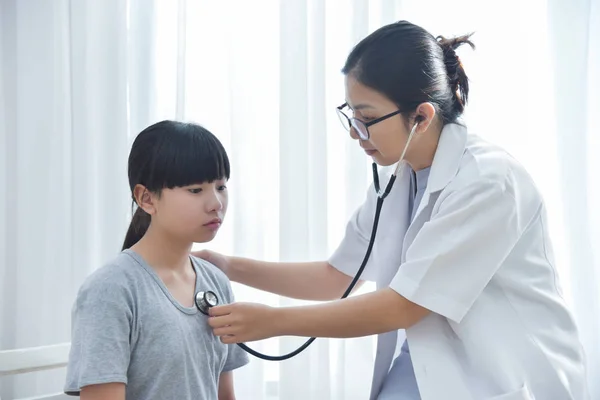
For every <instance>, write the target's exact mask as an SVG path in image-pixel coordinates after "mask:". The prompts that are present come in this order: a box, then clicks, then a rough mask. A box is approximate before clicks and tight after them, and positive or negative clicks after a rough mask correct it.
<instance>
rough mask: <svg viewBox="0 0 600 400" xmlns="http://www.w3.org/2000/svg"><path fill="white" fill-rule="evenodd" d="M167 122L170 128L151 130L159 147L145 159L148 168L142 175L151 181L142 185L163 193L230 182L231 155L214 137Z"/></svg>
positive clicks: (204, 130)
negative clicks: (218, 181) (205, 183)
mask: <svg viewBox="0 0 600 400" xmlns="http://www.w3.org/2000/svg"><path fill="white" fill-rule="evenodd" d="M166 122H168V123H169V125H168V126H166V127H164V126H163V127H161V128H160V129H151V128H152V127H150V128H149V130H152V131H153V132H152V134H153V135H152V136H154V135H156V136H154V138H152V139H154V144H155V145H154V146H150V147H151V148H147V150H150V151H152V153H153V154H150V155H149V154H146V155H145V158H146V160H148V165H146V167H147V168H142V169H145V171H140V177H147V179H140V180H139V183H141V184H142V185H144V186H146V187H147V188H148V190H150V191H159V190H161V189H172V188H175V187H182V186H189V185H194V184H201V183H204V182H209V183H210V182H213V181H215V180H219V179H229V173H230V167H229V158H228V157H227V152H226V151H225V148H224V147H223V145H222V144H221V142H220V141H219V140H218V139H217V138H216V137H215V136H214V135H213V134H212V133H210V132H209V131H208V130H206V129H204V128H203V127H201V126H199V125H195V124H187V123H181V122H173V121H163V123H166ZM160 124H162V123H158V124H156V125H154V126H153V127H157V125H160ZM157 128H158V127H157ZM143 134H144V132H142V133H141V134H140V136H142V135H143ZM140 139H141V138H140ZM144 181H146V182H144Z"/></svg>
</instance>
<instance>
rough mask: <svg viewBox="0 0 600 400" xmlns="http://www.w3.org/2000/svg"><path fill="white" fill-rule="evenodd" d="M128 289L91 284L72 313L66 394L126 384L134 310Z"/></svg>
mask: <svg viewBox="0 0 600 400" xmlns="http://www.w3.org/2000/svg"><path fill="white" fill-rule="evenodd" d="M127 293H128V291H127V289H126V288H124V287H121V286H118V285H116V284H112V283H110V281H106V280H100V279H92V280H88V281H87V282H86V283H84V285H83V286H82V287H81V289H80V290H79V293H78V295H77V298H76V300H75V304H74V305H73V308H72V313H71V350H70V354H69V364H68V366H67V379H66V384H65V393H67V394H70V395H79V393H80V391H81V388H83V387H84V386H88V385H94V384H102V383H115V382H121V383H125V384H127V369H128V367H129V358H130V353H131V349H130V332H131V326H132V319H133V315H132V314H133V313H132V307H131V304H132V303H131V302H130V301H129V300H130V299H129V296H128V294H127Z"/></svg>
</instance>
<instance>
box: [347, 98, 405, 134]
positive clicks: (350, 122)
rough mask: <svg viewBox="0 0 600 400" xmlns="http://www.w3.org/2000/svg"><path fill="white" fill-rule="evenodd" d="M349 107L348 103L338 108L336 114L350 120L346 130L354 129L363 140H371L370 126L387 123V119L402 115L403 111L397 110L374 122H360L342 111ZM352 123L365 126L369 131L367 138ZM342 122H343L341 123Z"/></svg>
mask: <svg viewBox="0 0 600 400" xmlns="http://www.w3.org/2000/svg"><path fill="white" fill-rule="evenodd" d="M347 106H348V102H346V103H344V104H342V105H341V106H338V107H336V112H337V114H338V117H339V115H340V114H341V115H343V116H344V117H345V118H346V119H347V120H348V128H346V126H344V128H346V130H347V131H348V132H350V129H352V128H354V130H355V131H356V133H357V134H358V137H359V138H360V139H361V140H369V138H370V137H371V132H369V127H370V126H373V125H375V124H377V123H379V122H381V121H385V120H386V119H388V118H391V117H393V116H395V115H398V114H400V113H402V110H396V111H394V112H391V113H389V114H386V115H384V116H383V117H379V118H376V119H374V120H373V121H369V122H365V121H362V120H360V119H358V118H356V117H348V116H347V115H346V113H344V112H343V111H342V109H343V108H344V107H347ZM348 107H349V106H348ZM352 121H357V122H359V123H361V124H363V126H364V127H365V130H366V131H367V137H363V136H362V135H361V132H360V130H359V129H358V128H356V127H355V126H354V124H353V123H352ZM340 122H342V121H340ZM342 125H344V124H343V122H342Z"/></svg>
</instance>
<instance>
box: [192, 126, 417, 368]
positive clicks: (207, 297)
mask: <svg viewBox="0 0 600 400" xmlns="http://www.w3.org/2000/svg"><path fill="white" fill-rule="evenodd" d="M417 126H419V124H418V123H416V124H415V125H414V126H413V128H412V129H411V131H410V134H409V135H408V140H407V141H406V145H404V150H402V155H401V156H400V160H398V164H397V165H396V169H395V170H394V173H393V174H392V176H391V177H390V180H389V181H388V184H387V186H386V187H385V190H383V191H381V190H380V188H379V173H378V170H377V164H376V163H373V186H374V187H375V191H376V193H377V205H376V207H375V218H374V219H373V229H372V230H371V238H370V239H369V246H368V247H367V251H366V253H365V256H364V258H363V261H362V263H361V264H360V268H359V269H358V272H357V273H356V275H355V276H354V278H353V279H352V282H350V285H349V286H348V289H346V291H345V292H344V294H343V295H342V297H341V298H342V299H345V298H346V297H348V296H349V295H350V293H352V290H353V289H354V286H356V284H357V283H358V280H359V279H360V276H361V275H362V273H363V271H364V269H365V267H366V265H367V262H368V261H369V257H370V256H371V250H373V244H374V243H375V235H376V234H377V226H378V225H379V215H380V214H381V207H382V206H383V200H384V199H385V198H386V197H387V196H388V195H389V194H390V192H391V191H392V187H393V186H394V182H395V181H396V176H397V175H398V173H399V172H401V171H403V169H402V166H403V163H402V161H403V160H404V155H405V154H406V149H408V145H409V144H410V141H411V140H412V138H413V135H414V133H415V130H416V129H417ZM194 302H195V303H196V307H197V308H198V310H200V312H201V313H203V314H205V315H208V310H209V309H210V308H211V307H214V306H216V305H218V304H219V298H218V297H217V295H216V293H214V292H211V291H206V292H198V293H196V297H195V301H194ZM315 339H316V338H314V337H312V338H310V339H308V340H307V341H306V342H305V343H304V344H303V345H302V346H300V347H298V348H297V349H296V350H294V351H292V352H290V353H288V354H284V355H281V356H269V355H266V354H262V353H259V352H258V351H256V350H253V349H251V348H250V347H248V346H246V345H245V344H244V343H238V344H237V345H238V346H240V347H241V348H242V349H243V350H244V351H246V352H248V353H249V354H252V355H253V356H254V357H257V358H261V359H263V360H267V361H283V360H287V359H290V358H292V357H294V356H296V355H298V354H300V353H301V352H302V351H304V350H305V349H306V348H307V347H308V346H310V345H311V343H312V342H314V341H315Z"/></svg>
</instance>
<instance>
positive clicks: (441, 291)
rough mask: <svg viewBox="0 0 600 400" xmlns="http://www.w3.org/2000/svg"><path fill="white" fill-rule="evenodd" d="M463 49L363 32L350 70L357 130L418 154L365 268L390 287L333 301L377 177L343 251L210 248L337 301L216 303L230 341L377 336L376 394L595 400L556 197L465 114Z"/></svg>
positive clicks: (279, 286) (272, 278) (413, 31)
mask: <svg viewBox="0 0 600 400" xmlns="http://www.w3.org/2000/svg"><path fill="white" fill-rule="evenodd" d="M464 43H467V44H469V45H471V46H472V44H471V42H470V41H469V37H468V36H464V37H458V38H454V39H445V38H442V37H438V38H435V37H433V36H432V35H431V34H429V33H428V32H427V31H425V30H424V29H423V28H420V27H419V26H416V25H413V24H411V23H408V22H406V21H401V22H398V23H394V24H390V25H387V26H384V27H382V28H381V29H379V30H377V31H376V32H374V33H372V34H371V35H369V36H368V37H366V38H365V39H364V40H362V41H361V42H360V43H359V44H358V45H357V46H356V47H355V48H354V49H353V50H352V52H351V53H350V55H349V56H348V59H347V60H346V64H345V66H344V68H343V73H344V75H345V87H346V101H345V102H344V104H343V105H342V106H340V107H339V108H338V111H339V114H340V116H341V119H342V122H343V123H344V125H345V126H346V128H347V129H348V130H349V132H350V136H351V137H352V139H355V140H356V141H357V144H358V145H360V146H361V147H362V148H363V149H364V151H365V153H366V154H367V155H368V156H370V157H371V158H372V159H373V160H374V162H376V163H377V164H379V165H381V166H389V165H392V164H395V163H397V162H398V161H399V160H400V159H401V158H402V154H403V152H404V150H405V148H406V152H405V154H404V157H403V161H404V162H402V163H400V164H399V165H400V166H401V167H400V171H399V173H398V180H397V181H396V183H395V186H394V187H393V189H392V191H391V192H390V194H389V196H388V197H387V198H386V200H385V203H384V206H383V209H382V211H381V219H380V224H379V230H378V233H377V236H376V240H375V243H374V247H373V252H372V256H371V259H370V261H369V263H368V264H367V266H366V268H365V270H364V274H363V276H362V278H363V279H365V280H370V281H375V282H377V290H376V291H374V292H371V293H368V294H364V295H356V296H352V297H350V298H346V299H343V300H335V301H333V300H334V299H336V298H339V296H341V294H342V293H343V292H344V289H345V288H346V287H347V286H348V284H349V283H350V281H351V280H352V277H353V276H354V275H355V274H356V272H357V269H358V267H359V265H360V262H361V260H362V258H363V255H364V254H365V252H366V250H367V246H368V243H369V237H370V234H371V229H372V223H373V218H374V213H375V206H376V202H377V193H376V191H375V190H374V188H373V187H371V188H369V190H368V192H367V197H366V200H365V202H364V204H363V205H362V206H361V207H360V208H359V209H358V210H357V211H356V212H355V214H354V215H353V216H352V218H351V219H350V221H349V222H348V225H347V229H346V234H345V237H344V239H343V240H342V242H341V243H340V245H339V247H338V248H337V250H336V251H335V252H334V254H333V255H332V256H331V258H330V259H329V260H328V261H317V262H309V263H269V262H262V261H256V260H250V259H244V258H238V257H231V256H225V255H221V254H218V253H214V252H209V251H203V252H200V253H198V254H197V255H199V256H201V257H203V258H205V259H207V260H208V261H210V262H212V263H214V264H216V265H217V266H219V267H220V268H221V269H222V270H223V271H224V272H225V273H226V274H227V275H228V276H229V278H230V279H231V280H233V281H236V282H240V283H242V284H245V285H249V286H252V287H255V288H258V289H261V290H265V291H268V292H272V293H276V294H279V295H282V296H287V297H292V298H298V299H306V300H332V301H329V302H326V303H323V304H318V305H310V306H298V307H281V308H273V307H268V306H265V305H260V304H254V303H233V304H229V305H222V306H217V307H214V308H211V312H210V315H211V318H210V319H209V324H210V325H211V327H212V328H213V330H214V334H215V335H218V336H220V337H221V340H222V341H223V342H224V343H239V342H247V341H254V340H260V339H265V338H269V337H273V336H281V335H297V336H306V337H312V336H315V337H329V338H349V337H359V336H365V335H374V334H377V335H379V337H378V343H377V353H376V360H375V367H374V374H373V380H372V386H371V397H370V398H371V399H373V400H375V399H377V400H388V399H425V400H469V399H477V400H479V399H497V400H500V399H502V400H526V399H529V400H531V399H536V400H567V399H576V400H584V399H587V398H588V397H589V395H588V393H587V389H586V383H585V366H584V355H583V351H582V347H581V345H580V342H579V339H578V333H577V330H576V326H575V324H574V321H573V317H572V316H571V314H570V312H569V310H568V309H567V307H566V305H565V302H564V300H563V298H562V296H561V291H560V288H559V285H558V278H557V272H556V266H555V262H554V258H553V254H552V246H551V243H550V240H549V237H548V225H547V221H546V216H545V208H544V203H543V200H542V197H541V195H540V193H539V191H538V190H537V188H536V187H535V185H534V183H533V181H532V180H531V178H530V176H529V175H528V174H527V172H526V171H525V170H524V169H523V167H522V166H521V165H520V164H518V163H517V162H516V161H515V160H514V159H513V158H512V157H511V156H510V155H508V154H507V153H506V152H505V151H503V150H502V149H500V148H498V147H495V146H493V145H491V144H488V143H486V142H484V141H483V140H482V139H480V138H478V137H477V136H474V135H471V134H468V132H467V129H466V127H465V126H463V125H462V124H461V122H460V121H459V117H460V116H461V113H462V112H463V109H464V106H465V104H466V102H467V95H468V92H469V86H468V81H467V75H466V74H465V71H464V69H463V66H462V64H461V62H460V60H459V58H458V56H457V55H456V53H455V49H456V48H457V47H459V46H460V45H462V44H464ZM499 111H501V110H499ZM502 117H506V118H510V116H509V115H506V116H504V115H503V116H502ZM515 129H518V127H515ZM513 134H514V133H513ZM386 183H387V180H386V179H381V186H382V188H384V187H385V184H386ZM397 345H398V348H399V351H396V347H397ZM397 353H398V354H397Z"/></svg>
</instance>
